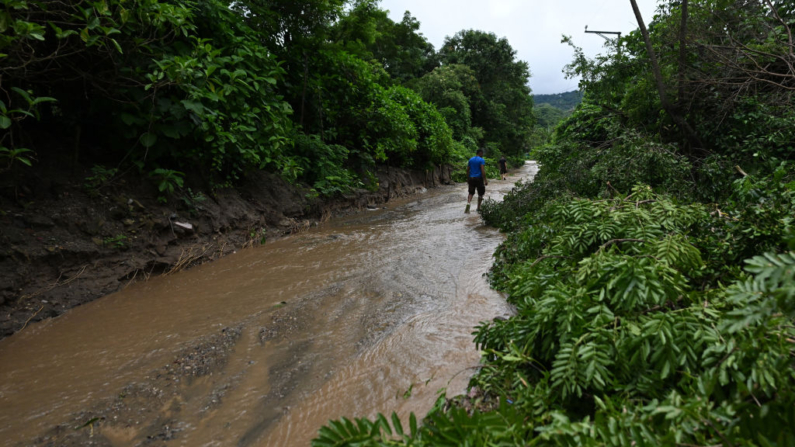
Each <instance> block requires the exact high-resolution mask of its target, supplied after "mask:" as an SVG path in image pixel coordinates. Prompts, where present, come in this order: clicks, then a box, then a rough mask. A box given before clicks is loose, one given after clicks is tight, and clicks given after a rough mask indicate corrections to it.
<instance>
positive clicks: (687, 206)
mask: <svg viewBox="0 0 795 447" xmlns="http://www.w3.org/2000/svg"><path fill="white" fill-rule="evenodd" d="M639 22H641V21H640V20H639ZM641 23H642V22H641ZM793 30H795V7H793V4H792V3H791V2H783V1H766V0H764V1H756V0H739V1H734V0H691V1H679V0H677V1H667V2H664V3H662V4H661V7H660V9H659V14H658V15H657V16H656V17H655V19H654V21H653V22H652V24H651V25H650V26H649V28H648V29H646V28H645V26H643V27H641V29H639V30H638V31H636V32H633V33H631V34H630V35H628V36H624V37H622V38H621V39H620V40H619V41H618V42H617V44H618V45H620V47H618V48H614V49H613V51H611V53H610V54H609V55H605V56H600V57H597V58H596V59H588V58H586V57H584V56H583V54H582V52H580V51H579V50H577V51H576V56H575V60H574V62H573V63H572V64H571V65H570V66H569V67H568V70H569V73H571V74H578V75H580V76H582V79H583V80H582V83H581V87H582V90H583V92H584V99H583V104H582V105H580V106H579V107H578V108H577V109H576V111H575V112H574V113H573V114H572V115H571V116H570V117H568V118H566V119H565V120H564V121H563V122H562V123H561V124H560V125H559V126H558V127H557V128H556V129H555V131H554V133H553V134H552V138H551V141H550V142H549V143H548V144H546V145H545V146H544V147H542V148H540V149H538V150H536V152H535V154H536V156H537V157H538V161H539V162H540V164H541V166H542V167H541V170H540V172H539V174H538V176H537V178H536V179H535V181H534V182H533V183H527V184H523V185H520V186H519V187H517V188H516V189H515V190H514V191H513V192H512V193H511V194H510V195H509V196H508V197H507V198H506V199H505V201H504V202H503V203H501V204H498V203H495V202H488V203H486V204H485V205H484V208H483V212H482V215H483V218H484V219H485V220H486V221H487V222H489V223H491V224H493V225H496V226H499V227H501V228H502V229H503V230H505V231H507V232H508V233H509V234H508V237H507V240H506V241H505V243H503V244H502V245H501V246H500V247H499V249H498V250H497V252H496V253H495V258H496V260H495V265H494V267H493V270H492V271H491V273H490V279H491V281H492V284H493V285H494V287H496V288H497V289H499V290H502V291H504V292H506V293H507V295H508V297H509V298H508V299H509V301H510V302H511V303H513V304H514V305H515V306H516V315H515V316H513V317H511V318H509V319H508V320H504V321H502V320H498V321H493V322H485V323H483V324H482V325H481V326H480V327H478V328H477V331H476V333H475V342H476V343H477V344H478V345H479V347H480V349H482V350H483V352H484V357H483V364H482V365H481V366H482V368H481V369H480V372H479V373H478V374H477V375H476V376H475V377H474V378H473V379H472V382H471V386H472V387H474V388H476V389H477V390H478V392H473V393H470V395H471V396H474V397H469V398H458V399H456V400H454V401H452V402H448V403H445V402H443V401H440V403H439V405H437V407H436V408H435V409H434V410H433V411H432V412H431V414H430V415H428V417H426V418H425V419H424V421H423V423H422V424H417V423H416V421H412V423H411V424H410V425H411V427H410V431H409V432H406V433H404V432H403V430H402V427H399V425H400V424H399V423H397V422H396V421H393V422H392V424H391V426H390V424H389V423H388V421H387V420H386V419H385V418H378V419H377V420H375V421H366V420H363V421H356V422H355V424H354V423H352V422H349V421H346V420H342V421H335V422H334V423H332V424H331V425H330V426H328V427H325V428H324V429H323V430H322V431H321V433H320V436H319V438H318V439H317V440H316V441H315V445H317V446H325V445H354V444H355V445H415V446H437V445H445V446H447V445H449V446H452V445H566V446H575V445H593V446H604V445H611V446H612V445H615V446H656V445H678V446H717V445H721V446H739V445H744V446H745V445H753V446H789V445H793V444H795V428H793V427H795V425H793V422H795V360H794V359H795V324H794V323H795V252H793V251H792V250H795V227H793V222H794V221H795V169H793V162H794V161H795V160H794V159H795V130H794V129H795V109H793V107H792V104H793V103H795V102H793V95H794V92H795V71H793V68H792V67H793V66H794V65H795V46H793V38H792V36H793V34H792V32H793ZM464 403H466V405H464ZM394 433H396V434H397V436H394V435H393V434H394Z"/></svg>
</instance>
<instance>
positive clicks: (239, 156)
mask: <svg viewBox="0 0 795 447" xmlns="http://www.w3.org/2000/svg"><path fill="white" fill-rule="evenodd" d="M3 6H4V8H2V10H1V11H0V60H2V66H0V76H2V79H3V82H2V85H0V97H1V98H0V129H1V130H2V131H3V135H2V137H0V169H2V170H3V172H10V173H11V174H12V175H13V177H14V178H16V179H17V180H16V181H22V180H21V179H23V178H24V177H25V175H26V172H27V171H26V170H27V169H28V168H29V167H30V166H34V165H36V164H42V165H46V166H66V167H70V168H71V169H72V170H76V169H77V168H80V167H82V171H84V172H86V173H88V172H89V171H93V170H104V171H103V172H106V173H111V172H112V175H111V177H113V176H116V175H122V174H124V173H130V172H137V173H138V174H139V175H140V176H141V177H143V178H146V179H152V181H153V182H154V183H155V184H156V186H158V187H160V185H161V184H162V181H163V174H162V173H163V172H170V173H172V175H171V176H170V178H172V179H175V181H170V182H167V187H166V188H162V189H160V190H161V192H163V193H164V197H167V196H169V193H170V192H172V190H173V189H174V188H176V189H181V188H182V184H183V183H182V179H183V177H184V178H185V180H188V181H189V182H190V183H191V184H194V185H203V186H205V187H213V188H217V187H225V186H231V185H234V184H236V183H238V182H239V181H241V180H242V179H243V178H244V177H245V176H246V175H247V174H248V173H251V172H252V171H257V170H268V171H271V172H278V173H280V174H281V175H282V176H283V177H284V178H286V179H287V180H289V181H294V182H302V183H305V184H307V185H309V186H310V187H312V188H314V190H315V191H316V192H317V193H318V194H322V195H333V194H336V193H339V192H343V191H346V190H348V189H350V188H351V187H360V186H362V185H367V184H368V182H369V181H370V180H369V179H371V178H372V174H371V173H372V172H373V168H374V166H375V165H376V164H388V165H391V166H400V167H405V168H413V169H429V168H432V167H434V166H438V165H440V164H443V163H460V162H461V159H462V158H463V157H465V156H466V155H468V154H470V153H474V150H475V149H477V148H478V147H492V146H494V147H499V148H498V149H495V150H498V151H499V152H498V153H502V152H505V153H511V154H519V153H522V152H523V151H526V147H525V146H527V142H526V137H527V136H528V135H530V132H531V131H532V126H533V114H532V98H531V96H530V90H529V88H527V87H526V85H527V80H528V78H529V70H528V69H527V66H526V64H525V63H524V62H520V61H516V60H515V51H513V49H512V48H511V47H510V45H509V44H508V42H507V41H506V40H505V39H497V37H496V36H495V35H494V34H488V33H484V32H480V31H467V32H466V33H464V32H462V35H464V34H466V35H467V36H475V37H477V39H479V40H478V42H479V45H480V47H477V48H475V47H473V46H472V45H469V44H467V43H466V42H469V41H466V42H464V43H462V44H460V45H459V46H458V47H457V50H456V51H455V52H454V53H450V52H449V51H445V52H439V53H437V52H435V51H434V49H433V46H432V45H431V44H430V43H428V41H427V40H426V39H425V38H424V37H423V36H422V34H420V33H419V22H418V21H417V20H416V19H414V18H413V17H412V16H411V15H410V14H409V13H408V12H407V13H406V15H405V16H404V18H403V20H402V21H401V22H393V21H392V20H391V19H389V17H388V16H387V11H385V10H383V9H381V8H380V6H379V2H378V0H352V1H345V0H332V1H326V0H322V1H321V0H300V1H293V0H290V1H288V0H265V1H260V0H243V1H239V2H232V3H229V2H225V1H223V0H96V1H93V0H80V1H75V2H67V3H52V2H47V1H35V0H34V1H20V0H3ZM457 36H458V35H457ZM457 38H458V37H456V39H457ZM451 39H454V38H451ZM488 46H491V47H492V48H493V53H494V54H495V55H499V56H500V59H499V61H498V62H494V63H492V67H491V68H495V67H496V68H497V69H499V68H500V67H502V68H503V69H504V70H502V71H499V70H498V72H499V73H502V72H504V73H505V74H498V75H495V73H494V72H492V71H489V69H487V67H484V66H483V64H482V61H479V60H477V59H476V58H473V57H472V55H474V54H477V53H478V51H479V49H480V48H485V47H488ZM454 58H455V60H456V63H457V64H466V63H469V64H471V68H470V66H468V65H452V63H451V61H452V60H453V59H454ZM450 70H453V71H454V72H455V73H459V74H460V76H459V77H460V78H461V79H460V80H457V81H455V82H448V83H447V84H445V85H442V86H438V88H436V89H432V88H430V87H428V86H429V85H433V84H434V83H435V82H436V81H437V80H438V78H439V77H440V75H442V74H444V73H446V72H447V71H450ZM437 83H438V82H437ZM502 86H506V88H509V89H510V91H511V92H512V94H511V95H501V94H499V91H500V89H501V88H502ZM515 105H518V108H517V107H514V106H515ZM508 108H510V109H511V110H513V109H516V110H517V112H516V113H512V114H506V113H504V111H505V110H506V109H508ZM508 115H510V116H508ZM78 172H79V170H78ZM173 173H176V174H173ZM183 173H184V174H183ZM87 176H88V175H87ZM92 177H93V176H92ZM176 180H179V181H178V182H177V181H176Z"/></svg>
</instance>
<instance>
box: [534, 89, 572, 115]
mask: <svg viewBox="0 0 795 447" xmlns="http://www.w3.org/2000/svg"><path fill="white" fill-rule="evenodd" d="M533 101H534V102H535V104H536V105H540V104H549V105H551V106H552V107H555V108H556V109H560V110H563V111H564V112H570V111H572V110H574V108H575V107H577V104H579V103H580V102H582V92H580V91H577V90H574V91H571V92H566V93H556V94H554V95H533Z"/></svg>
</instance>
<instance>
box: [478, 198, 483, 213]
mask: <svg viewBox="0 0 795 447" xmlns="http://www.w3.org/2000/svg"><path fill="white" fill-rule="evenodd" d="M482 201H483V196H478V211H480V202H482Z"/></svg>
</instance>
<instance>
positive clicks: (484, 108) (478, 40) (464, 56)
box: [439, 30, 535, 154]
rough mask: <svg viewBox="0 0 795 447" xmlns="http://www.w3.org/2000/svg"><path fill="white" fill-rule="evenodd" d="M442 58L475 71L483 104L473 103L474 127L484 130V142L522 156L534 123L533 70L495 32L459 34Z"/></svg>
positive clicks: (448, 41)
mask: <svg viewBox="0 0 795 447" xmlns="http://www.w3.org/2000/svg"><path fill="white" fill-rule="evenodd" d="M439 58H440V60H441V62H442V64H463V65H467V66H469V67H470V68H471V69H472V70H473V71H474V73H475V77H476V78H477V80H478V83H479V84H480V87H481V91H482V93H483V97H484V101H482V102H481V103H480V104H475V103H473V104H472V125H473V126H476V127H481V128H483V130H484V131H485V133H486V136H485V139H486V141H485V142H486V143H490V144H489V145H490V146H495V148H496V149H497V150H498V151H501V152H505V153H508V154H520V153H523V152H524V151H525V149H526V144H527V138H528V137H529V135H530V133H531V131H532V128H533V124H534V122H535V118H534V116H533V99H532V96H531V95H530V93H531V90H530V87H529V86H528V81H529V78H530V69H529V67H528V65H527V62H524V61H520V60H517V59H516V51H515V50H514V49H513V48H512V47H511V45H510V44H509V43H508V40H507V39H505V38H498V37H497V36H496V35H495V34H494V33H486V32H483V31H476V30H464V31H460V32H458V33H457V34H456V35H454V36H453V37H449V38H447V39H445V42H444V45H443V46H442V48H440V50H439Z"/></svg>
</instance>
